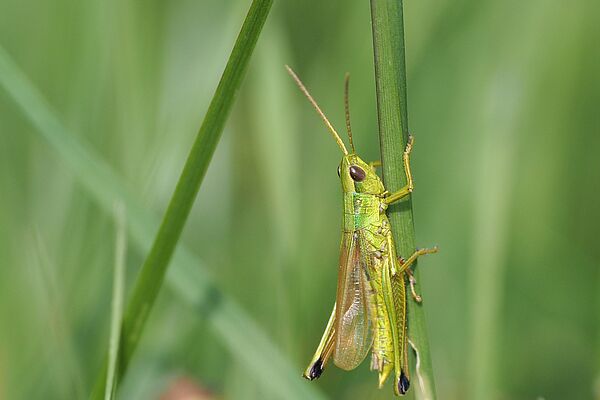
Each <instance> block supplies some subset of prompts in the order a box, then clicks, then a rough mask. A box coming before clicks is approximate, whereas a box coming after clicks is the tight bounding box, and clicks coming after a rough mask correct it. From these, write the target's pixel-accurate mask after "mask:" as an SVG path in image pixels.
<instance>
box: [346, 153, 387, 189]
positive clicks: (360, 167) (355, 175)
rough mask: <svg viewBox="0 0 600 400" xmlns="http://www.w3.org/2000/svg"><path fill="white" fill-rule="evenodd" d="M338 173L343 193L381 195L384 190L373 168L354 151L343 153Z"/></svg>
mask: <svg viewBox="0 0 600 400" xmlns="http://www.w3.org/2000/svg"><path fill="white" fill-rule="evenodd" d="M338 175H339V176H340V180H341V182H342V190H343V191H344V192H345V193H349V192H355V193H364V194H372V195H381V194H382V193H383V192H384V191H385V189H384V187H383V182H381V179H380V178H379V176H378V175H377V174H376V173H375V169H374V168H373V167H372V166H370V165H369V164H367V163H366V162H364V161H363V160H362V159H361V158H360V157H359V156H357V155H356V154H354V153H350V154H346V155H344V157H343V158H342V162H341V163H340V166H339V167H338Z"/></svg>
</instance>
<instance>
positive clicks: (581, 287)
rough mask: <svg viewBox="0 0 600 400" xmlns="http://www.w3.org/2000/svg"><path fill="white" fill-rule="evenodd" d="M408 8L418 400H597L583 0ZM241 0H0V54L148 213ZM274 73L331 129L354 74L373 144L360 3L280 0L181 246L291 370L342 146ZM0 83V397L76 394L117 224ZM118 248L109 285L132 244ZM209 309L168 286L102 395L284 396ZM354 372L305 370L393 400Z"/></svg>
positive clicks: (334, 232) (326, 302) (333, 216)
mask: <svg viewBox="0 0 600 400" xmlns="http://www.w3.org/2000/svg"><path fill="white" fill-rule="evenodd" d="M405 3H406V4H405V20H406V42H407V68H408V96H409V97H408V98H409V115H410V129H411V131H412V132H413V133H414V136H415V138H416V147H415V151H414V157H413V171H414V175H415V180H416V192H415V193H414V196H413V199H414V211H415V221H416V232H417V242H418V243H419V245H421V246H427V245H433V244H437V245H439V246H440V248H441V252H440V253H439V254H438V255H435V256H429V257H427V258H426V259H423V260H422V262H421V263H420V265H419V269H420V270H421V279H422V282H421V283H422V286H423V296H424V298H425V303H424V304H425V306H426V313H427V320H428V326H429V332H430V341H431V347H432V355H433V364H434V368H435V376H436V384H437V389H438V392H439V398H440V399H450V400H451V399H473V400H482V399H483V400H487V399H600V380H599V379H600V375H599V373H600V269H599V268H598V260H599V259H600V246H599V245H598V240H599V238H600V206H599V200H598V198H599V197H598V194H599V192H598V190H599V189H598V188H599V185H600V159H599V157H600V156H599V155H600V129H599V128H600V117H599V112H598V107H599V104H600V76H599V74H600V57H599V52H600V47H599V45H598V43H599V42H598V39H599V38H600V24H599V23H598V18H599V17H600V3H599V2H597V1H593V0H590V1H587V2H586V1H583V0H580V1H573V2H564V1H558V0H529V1H518V0H506V1H491V0H484V1H480V0H478V1H475V0H458V1H456V0H455V1H448V0H446V1H435V2H431V1H424V0H419V1H406V2H405ZM248 6H249V1H246V0H228V1H216V0H215V1H209V0H203V1H192V0H174V1H169V2H163V1H155V0H151V1H134V0H122V1H100V0H88V1H84V2H82V1H75V0H52V1H42V0H29V1H21V0H3V1H2V2H0V45H1V46H2V47H3V48H4V51H5V52H6V54H5V55H3V57H11V58H12V59H13V60H14V63H15V64H16V65H17V66H18V68H19V69H20V71H21V73H22V74H23V75H24V76H25V77H26V78H27V79H29V80H31V82H32V83H33V85H34V86H35V88H37V90H38V91H39V92H40V93H41V94H42V96H43V97H44V98H45V99H46V102H47V105H48V107H49V109H50V110H51V113H52V115H54V117H56V118H57V119H58V120H59V121H61V123H62V125H63V128H64V129H63V128H61V127H59V128H58V130H61V129H62V130H63V133H64V134H66V135H68V137H69V138H71V139H72V141H74V142H76V143H78V144H79V143H81V144H83V146H84V148H85V149H87V150H88V151H90V152H91V153H93V154H94V155H95V157H98V158H99V159H101V160H102V162H103V163H106V164H107V165H109V166H110V168H111V169H112V170H113V171H114V172H115V174H116V175H115V176H117V177H118V179H119V181H120V182H121V183H119V185H122V187H124V188H125V190H126V191H128V192H129V193H132V194H133V198H134V199H135V201H136V202H137V204H139V205H140V208H143V209H145V210H147V211H149V212H150V213H151V214H153V215H155V216H156V217H160V216H162V213H163V212H164V210H165V208H166V205H167V203H168V200H169V198H170V196H171V194H172V191H173V189H174V185H175V183H176V180H177V177H178V176H179V173H180V171H181V168H182V166H183V163H184V161H185V158H186V156H187V153H188V150H189V148H190V145H191V143H192V141H193V139H194V137H195V135H196V132H197V129H198V127H199V125H200V123H201V121H202V118H203V115H204V112H205V110H206V107H207V105H208V102H209V101H210V98H211V96H212V94H213V92H214V89H215V87H216V84H217V82H218V79H219V77H220V74H221V72H222V70H223V68H224V65H225V62H226V60H227V57H228V54H229V52H230V50H231V47H232V44H233V41H234V39H235V36H236V35H237V32H238V30H239V27H240V25H241V22H242V20H243V17H244V15H245V12H246V11H247V8H248ZM286 63H287V64H290V65H292V66H293V67H294V68H295V69H296V70H297V71H298V73H299V74H300V76H301V77H302V78H303V80H304V81H305V83H306V84H307V86H308V87H309V89H311V91H312V92H313V95H314V96H315V97H316V98H317V100H318V101H319V102H320V104H321V106H322V107H323V109H324V110H325V112H326V113H327V114H328V115H329V117H330V119H331V120H332V121H333V123H334V125H336V126H337V127H338V128H339V130H343V124H344V122H343V121H344V120H343V102H342V98H343V97H342V95H343V76H344V73H345V72H346V71H348V72H350V73H351V75H352V82H351V108H352V118H353V130H354V133H355V142H356V147H357V149H358V151H359V153H360V154H361V155H363V157H364V158H365V159H369V160H372V159H378V158H379V156H378V151H379V150H378V139H377V133H376V132H377V124H376V108H375V94H374V93H375V89H374V75H373V55H372V42H371V31H370V10H369V4H368V1H366V0H364V1H354V2H348V1H343V0H331V1H327V2H322V1H318V0H303V1H287V2H276V3H275V5H274V7H273V10H272V13H271V15H270V16H269V19H268V21H267V25H266V27H265V29H264V31H263V34H262V36H261V38H260V39H259V43H258V46H257V49H256V52H255V54H254V55H253V58H252V61H251V65H250V68H249V71H248V74H247V76H246V79H245V81H244V83H243V85H242V87H241V90H240V92H239V96H238V98H237V101H236V104H235V107H234V109H233V111H232V114H231V116H230V119H229V121H228V123H227V126H226V129H225V131H224V134H223V138H222V140H221V142H220V144H219V146H218V149H217V152H216V154H215V156H214V159H213V161H212V164H211V166H210V168H209V171H208V174H207V176H206V179H205V181H204V184H203V186H202V188H201V192H200V195H199V197H198V199H197V202H196V204H195V206H194V208H193V210H192V214H191V216H190V219H189V220H188V223H187V226H186V229H185V232H184V235H183V238H182V241H181V242H180V243H181V245H182V246H185V247H187V249H188V250H191V252H192V253H193V254H195V255H196V256H197V257H198V259H200V260H202V261H201V265H200V263H199V265H198V268H203V269H204V270H208V271H209V273H210V274H211V275H212V276H213V277H214V278H215V281H216V284H217V287H218V288H219V289H220V290H222V291H223V293H225V296H227V297H228V298H231V299H232V301H235V302H236V303H237V304H238V305H240V307H241V309H242V310H243V311H244V313H246V314H247V315H248V316H249V318H251V320H253V322H254V324H256V326H257V327H258V328H259V329H260V330H261V331H262V332H263V333H264V334H265V338H266V340H267V341H268V342H267V343H268V344H269V345H272V346H274V348H276V349H277V350H278V351H279V353H280V355H281V356H282V357H283V358H284V359H285V360H286V362H287V363H289V364H290V365H291V367H292V370H293V371H294V373H296V371H297V377H298V379H301V378H300V373H301V371H302V370H303V369H304V367H305V364H306V362H307V361H308V360H309V358H310V356H311V355H312V353H313V351H314V348H315V346H316V344H317V342H318V340H319V338H320V336H321V333H322V330H323V328H324V325H325V323H326V320H327V318H328V315H329V312H330V307H331V306H332V303H333V300H334V295H335V286H336V263H337V257H338V254H337V253H338V249H339V239H340V238H339V230H340V212H341V209H340V207H341V204H340V187H339V182H338V178H337V175H336V168H337V165H338V162H339V159H340V154H339V150H338V149H337V147H336V146H335V144H334V143H333V141H332V140H331V138H330V137H329V136H328V134H327V132H326V130H325V129H324V127H323V126H322V124H321V122H320V120H319V119H318V117H317V116H316V114H315V113H314V112H313V111H312V109H311V108H310V106H309V105H308V103H307V102H306V101H305V99H303V98H302V96H301V95H300V93H299V92H298V90H297V88H296V87H295V86H294V84H293V82H292V81H291V79H290V78H289V77H288V76H287V75H286V73H285V70H284V68H283V65H284V64H286ZM5 86H6V84H3V86H2V87H0V398H1V399H42V398H43V399H79V398H86V397H87V394H88V393H89V391H90V388H91V385H92V384H93V381H94V377H95V375H96V374H97V372H98V370H99V369H100V365H101V361H102V358H103V356H104V354H105V351H106V347H107V343H108V334H109V319H110V301H111V290H112V289H111V285H112V274H113V263H114V261H113V259H114V252H115V224H114V220H113V217H112V213H111V209H110V207H106V204H108V203H109V202H108V203H107V200H106V199H102V193H103V190H104V188H103V187H102V186H101V185H100V186H98V187H95V188H90V184H89V181H88V184H87V185H86V179H87V178H86V177H87V176H88V175H89V171H88V170H86V169H85V168H81V169H78V168H74V167H73V163H72V159H70V158H69V157H70V153H75V152H76V150H73V149H74V147H73V148H71V147H69V146H66V147H64V148H63V151H56V147H52V146H50V145H49V143H48V140H46V139H45V137H44V136H43V135H42V134H41V131H42V130H41V129H40V124H41V126H43V125H44V124H45V123H47V124H51V121H45V120H42V121H40V122H39V123H38V125H33V124H32V123H31V118H32V116H31V115H28V111H27V110H23V109H22V108H20V107H19V106H17V105H16V103H15V98H14V95H11V94H9V93H8V92H7V91H6V90H5ZM17 86H18V85H17ZM16 90H17V91H18V90H20V89H19V87H17V89H16ZM29 112H34V111H32V110H29ZM51 128H53V129H55V128H56V127H51ZM69 143H70V142H69ZM65 149H66V150H65ZM71 155H72V154H71ZM83 159H86V157H83ZM111 179H112V178H111ZM113 183H114V182H113ZM115 184H116V183H115ZM94 189H95V190H94ZM101 200H102V201H101ZM147 233H148V234H149V235H150V236H152V235H153V234H154V232H147ZM129 243H130V244H129V246H128V249H127V260H126V261H127V284H128V288H130V287H131V283H132V282H133V280H134V278H135V276H136V272H137V271H138V269H139V267H140V265H141V262H142V261H143V259H144V256H145V251H143V250H142V249H141V248H140V247H139V246H136V245H135V242H134V241H130V242H129ZM210 308H211V307H210V304H209V306H207V307H205V308H202V309H201V310H200V311H198V310H197V309H191V308H190V307H189V306H187V305H186V303H185V299H182V297H181V296H180V295H179V294H178V293H177V291H176V290H172V288H171V289H170V287H169V286H168V285H166V286H165V287H164V290H163V291H162V292H161V295H160V297H159V299H158V302H157V304H156V307H155V309H154V310H153V312H152V315H151V318H150V320H149V322H148V324H147V326H146V329H145V332H144V336H143V340H142V343H141V345H140V347H139V348H138V352H137V354H136V356H135V359H134V362H133V364H132V365H131V369H130V371H129V373H128V374H127V377H126V379H125V381H124V382H123V385H122V387H121V391H120V393H119V395H120V398H123V399H159V398H161V396H163V397H162V398H163V399H176V398H177V397H170V396H173V392H172V391H171V394H165V392H166V391H167V390H173V388H172V386H173V385H175V386H177V385H179V386H181V385H183V386H186V387H187V386H192V387H193V386H196V387H200V388H202V389H204V390H206V391H208V394H207V393H204V394H203V396H205V397H206V398H219V399H277V398H281V396H280V395H277V394H274V393H273V391H272V390H270V387H269V385H264V384H260V382H258V381H257V380H256V379H255V377H256V374H257V371H256V370H255V369H253V368H249V367H248V365H251V364H252V360H250V364H249V362H248V360H247V354H246V353H245V351H244V343H243V342H242V343H237V346H231V343H230V342H225V341H223V340H222V337H221V335H219V334H218V333H217V331H215V330H214V329H213V326H212V325H211V319H214V318H219V316H218V313H219V312H220V310H219V309H218V308H216V309H215V310H212V311H211V310H210ZM215 314H216V315H215ZM240 337H242V338H243V332H242V335H240ZM266 356H268V355H267V354H266V355H265V357H266ZM367 364H368V363H365V364H364V365H362V366H361V367H360V368H358V369H357V370H356V371H353V372H351V373H346V372H343V371H340V370H339V369H337V368H333V367H332V368H329V369H328V370H327V371H326V372H325V374H324V375H323V377H322V378H321V379H320V380H319V381H317V382H313V383H308V382H306V383H305V384H306V385H311V386H314V389H315V391H318V392H320V393H321V395H323V396H326V397H328V398H331V399H359V398H360V399H384V398H391V397H392V396H391V390H392V389H391V386H387V387H386V388H385V389H384V390H381V391H380V390H377V388H376V375H375V374H374V373H371V372H369V371H368V365H367ZM257 365H261V364H259V363H257ZM260 373H264V374H269V373H270V371H269V370H268V368H266V369H265V370H264V371H261V372H260ZM181 378H184V379H185V380H184V381H182V380H180V379H181ZM174 382H179V383H174ZM182 382H183V383H182ZM273 385H277V382H275V381H274V382H273ZM169 387H171V389H169ZM290 390H293V388H290ZM290 393H291V392H290ZM198 396H200V395H198ZM290 396H291V394H290ZM199 398H200V397H199Z"/></svg>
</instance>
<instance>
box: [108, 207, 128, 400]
mask: <svg viewBox="0 0 600 400" xmlns="http://www.w3.org/2000/svg"><path fill="white" fill-rule="evenodd" d="M115 222H116V224H115V225H116V228H117V229H116V241H115V264H114V269H113V274H114V276H113V293H112V304H111V308H112V310H111V318H110V339H109V344H108V367H107V372H106V386H105V389H104V400H112V399H114V398H115V393H116V390H117V385H116V382H117V379H116V376H117V368H118V364H117V362H118V359H119V348H120V338H121V320H122V318H123V297H124V292H125V252H126V249H127V230H126V229H127V228H126V225H125V209H124V207H123V203H116V204H115Z"/></svg>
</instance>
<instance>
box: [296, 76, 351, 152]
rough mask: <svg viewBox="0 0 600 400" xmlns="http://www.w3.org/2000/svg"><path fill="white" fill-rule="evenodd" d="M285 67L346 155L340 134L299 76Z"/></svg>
mask: <svg viewBox="0 0 600 400" xmlns="http://www.w3.org/2000/svg"><path fill="white" fill-rule="evenodd" d="M285 69H287V71H288V73H289V74H290V76H291V77H292V78H293V79H294V81H296V84H297V85H298V87H299V88H300V90H301V91H302V93H304V95H305V96H306V98H307V99H308V101H310V103H311V104H312V105H313V107H314V108H315V110H316V111H317V114H319V116H320V117H321V119H322V120H323V122H325V125H326V126H327V129H329V132H331V134H332V135H333V138H334V139H335V141H336V142H337V144H338V146H340V149H342V152H343V153H344V155H347V154H348V150H347V149H346V146H345V145H344V142H343V141H342V139H341V138H340V135H338V133H337V131H336V130H335V128H334V127H333V125H331V122H329V120H328V119H327V117H326V116H325V114H324V113H323V111H321V108H320V107H319V105H318V104H317V102H316V101H315V99H313V97H312V96H311V95H310V93H308V90H307V89H306V87H305V86H304V84H303V83H302V81H301V80H300V78H298V75H296V73H295V72H294V71H293V70H292V69H291V68H290V67H289V66H288V65H286V66H285Z"/></svg>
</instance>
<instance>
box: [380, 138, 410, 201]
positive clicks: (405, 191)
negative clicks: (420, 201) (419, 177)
mask: <svg viewBox="0 0 600 400" xmlns="http://www.w3.org/2000/svg"><path fill="white" fill-rule="evenodd" d="M413 143H414V139H413V137H412V136H410V135H409V136H408V142H407V143H406V148H405V149H404V153H403V154H402V162H403V163H404V172H405V173H406V181H407V184H406V186H404V187H403V188H401V189H400V190H398V191H396V192H394V193H391V194H389V195H387V196H386V197H385V198H384V199H383V201H385V203H386V204H388V205H389V204H392V203H394V202H396V201H398V200H401V199H403V198H404V197H406V196H408V195H409V194H411V193H412V191H413V188H414V186H413V179H412V174H411V172H410V152H411V151H412V146H413Z"/></svg>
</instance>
